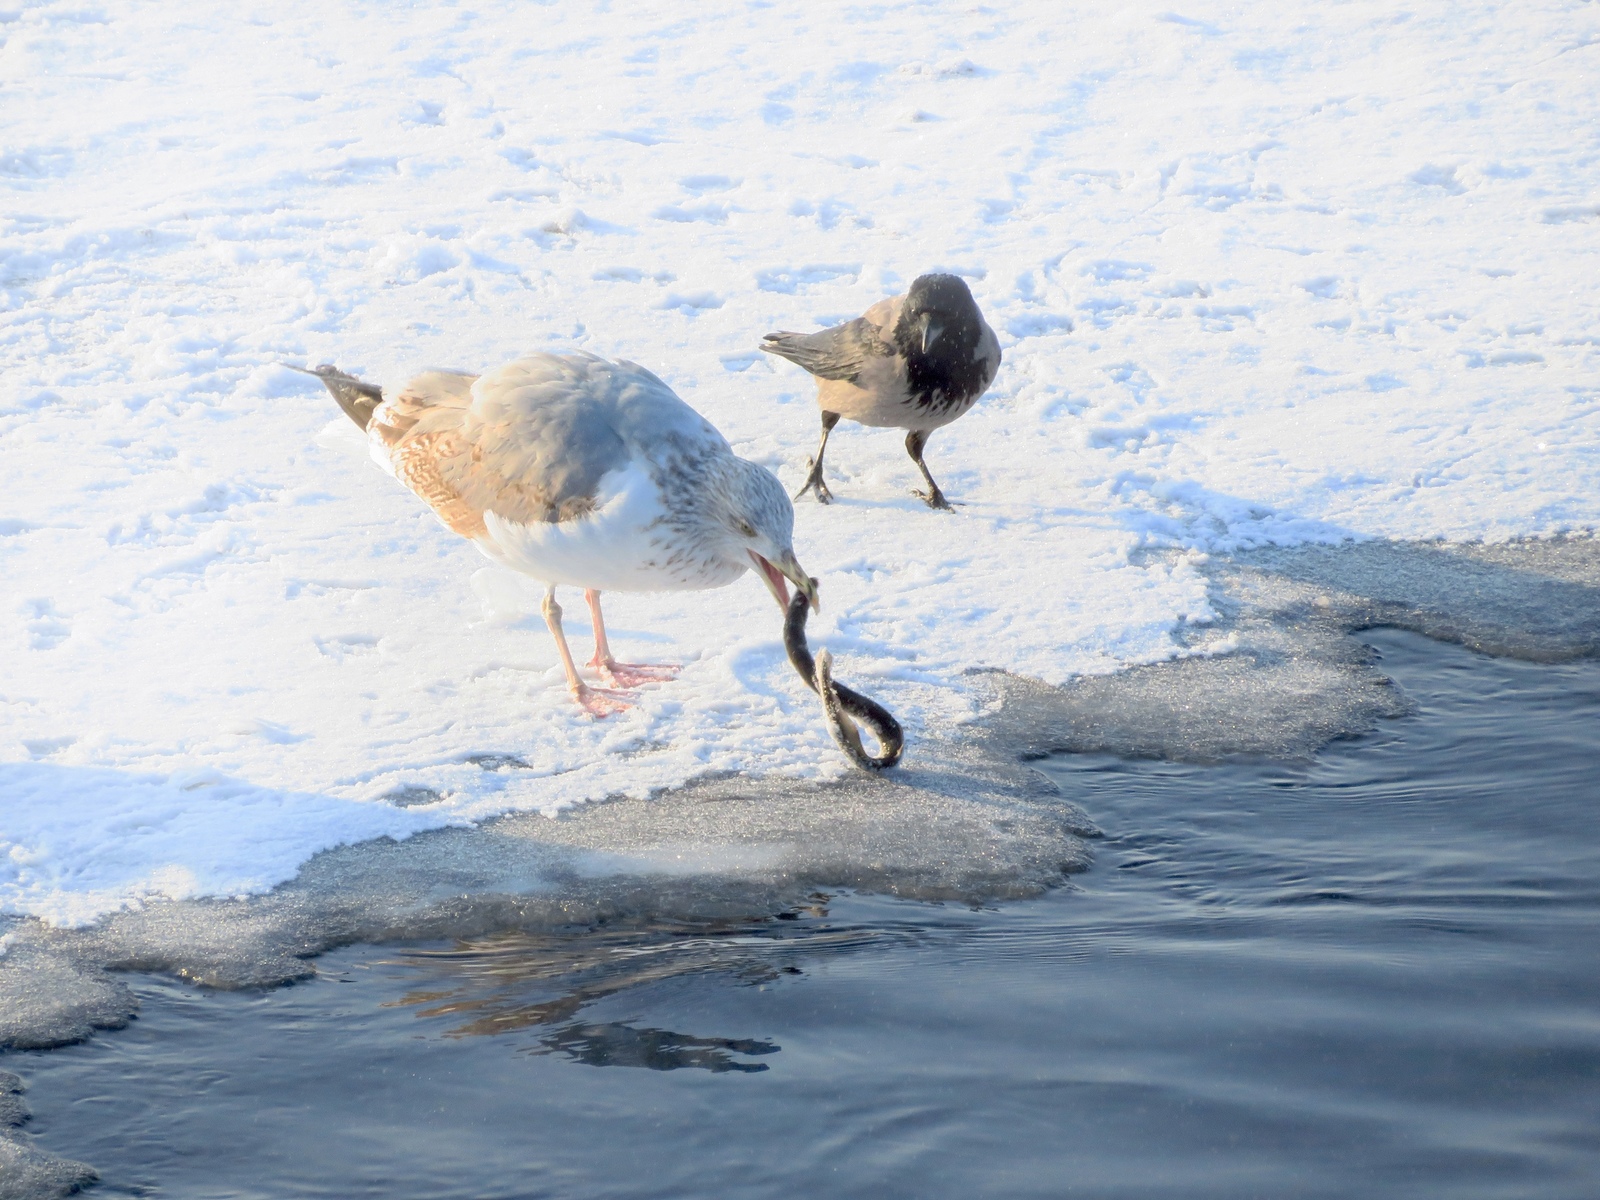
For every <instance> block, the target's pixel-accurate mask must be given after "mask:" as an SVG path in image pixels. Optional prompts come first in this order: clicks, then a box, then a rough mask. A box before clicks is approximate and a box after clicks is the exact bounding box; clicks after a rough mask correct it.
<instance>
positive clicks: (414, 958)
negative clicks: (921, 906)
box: [385, 894, 894, 1072]
mask: <svg viewBox="0 0 1600 1200" xmlns="http://www.w3.org/2000/svg"><path fill="white" fill-rule="evenodd" d="M827 900H828V897H827V896H824V895H821V894H818V895H816V896H815V897H813V902H812V903H811V904H810V905H808V906H807V907H805V908H801V909H795V910H791V911H788V912H784V913H781V914H779V916H778V918H777V919H767V918H762V919H754V920H737V921H725V922H717V923H686V922H671V921H661V920H638V921H627V922H610V923H607V924H605V925H602V926H599V927H589V928H583V929H573V930H565V931H557V932H552V931H540V930H523V929H513V930H503V931H500V932H497V933H492V934H486V935H482V936H479V937H472V938H462V939H460V940H458V941H457V942H455V944H454V945H452V946H450V947H449V948H448V949H417V950H410V951H406V952H405V953H403V954H401V955H399V956H398V957H396V958H392V959H389V960H387V962H386V964H385V965H388V966H399V967H403V968H405V969H406V970H408V971H421V972H424V973H426V974H428V975H429V976H432V977H434V980H435V981H436V982H435V983H434V985H433V986H427V985H425V986H422V987H418V988H415V989H413V990H411V991H409V992H407V993H406V994H405V995H403V996H402V997H401V998H400V999H398V1000H395V1001H391V1002H390V1004H391V1005H393V1006H404V1007H411V1008H415V1009H416V1015H417V1016H418V1017H419V1018H425V1019H432V1020H437V1019H440V1018H453V1019H456V1020H458V1021H459V1022H460V1023H459V1024H456V1025H454V1026H453V1027H452V1028H450V1029H448V1030H447V1031H446V1033H445V1035H444V1036H446V1037H473V1036H485V1035H487V1036H498V1037H504V1036H507V1035H514V1034H518V1033H522V1032H525V1031H530V1030H535V1029H547V1030H548V1032H545V1033H544V1034H543V1035H542V1036H541V1037H540V1038H539V1040H538V1041H537V1042H536V1043H535V1044H533V1045H530V1046H524V1047H519V1049H521V1050H522V1051H523V1052H525V1053H531V1054H560V1055H563V1056H565V1057H567V1058H569V1059H571V1060H573V1061H575V1062H581V1063H587V1064H588V1065H590V1066H597V1067H645V1068H648V1069H650V1070H654V1071H671V1070H676V1069H678V1068H680V1067H697V1068H700V1069H701V1070H707V1071H714V1072H725V1071H740V1072H752V1071H764V1070H766V1069H767V1064H766V1063H752V1062H747V1061H744V1059H746V1058H753V1057H760V1056H763V1055H768V1054H775V1053H777V1052H778V1050H779V1049H780V1047H779V1046H777V1045H776V1044H775V1043H773V1042H769V1041H764V1040H760V1039H752V1038H719V1037H698V1036H694V1035H690V1034H685V1033H677V1032H674V1031H672V1030H667V1029H652V1028H637V1027H634V1026H631V1025H627V1024H623V1023H616V1022H604V1021H584V1020H579V1019H577V1018H578V1017H579V1014H580V1013H581V1012H582V1010H583V1009H585V1008H587V1007H588V1006H590V1005H592V1004H594V1003H595V1002H597V1001H600V1000H603V999H605V998H607V997H609V996H614V995H617V994H619V993H623V992H627V991H630V990H632V989H635V988H639V987H645V986H648V985H651V984H656V983H660V982H663V981H667V980H672V979H678V978H685V977H689V976H693V975H722V976H726V977H731V978H732V979H733V980H734V981H735V982H737V983H740V984H743V985H745V986H760V985H764V984H768V983H771V982H773V981H775V980H777V979H778V978H779V977H780V976H782V975H798V974H801V971H800V968H799V967H797V966H795V965H794V964H793V962H792V961H791V960H792V959H794V958H796V957H798V956H799V955H800V954H802V953H806V952H815V951H818V950H840V949H846V948H849V947H852V946H858V945H862V944H865V943H867V942H878V941H881V940H882V939H883V937H884V936H885V933H886V932H887V931H884V930H881V929H877V930H868V929H862V928H853V927H852V928H841V927H839V926H835V925H831V924H826V923H823V924H818V922H819V921H824V922H825V920H826V917H827V909H826V908H825V907H824V905H825V903H826V901H827ZM890 936H894V935H893V934H890ZM740 1056H743V1057H740Z"/></svg>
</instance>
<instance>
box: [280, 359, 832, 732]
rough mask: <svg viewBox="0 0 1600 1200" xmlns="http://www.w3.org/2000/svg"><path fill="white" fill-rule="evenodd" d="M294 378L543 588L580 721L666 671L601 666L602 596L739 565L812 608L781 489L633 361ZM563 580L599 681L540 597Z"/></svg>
mask: <svg viewBox="0 0 1600 1200" xmlns="http://www.w3.org/2000/svg"><path fill="white" fill-rule="evenodd" d="M294 369H295V370H299V371H305V370H306V369H305V368H303V367H296V368H294ZM306 373H307V374H311V375H316V376H317V377H318V378H320V379H321V380H322V382H323V384H324V385H326V387H327V389H328V391H329V392H331V393H332V394H333V398H334V400H336V401H337V402H338V404H339V407H340V408H342V409H343V410H344V411H345V413H346V414H347V415H348V416H349V417H350V419H351V420H352V421H354V422H355V423H356V424H357V425H359V426H360V427H361V428H362V429H363V430H365V431H366V434H367V445H368V447H369V449H370V450H371V452H372V457H373V458H374V459H375V460H376V461H377V463H378V465H379V466H380V467H382V468H383V469H384V470H385V471H387V472H388V473H389V474H391V475H393V476H394V477H395V478H396V479H397V480H399V481H400V482H401V483H403V484H405V485H406V487H408V488H410V489H411V490H412V491H413V492H415V493H416V494H417V495H418V496H420V497H421V498H422V500H423V502H424V503H426V504H427V505H428V507H429V508H431V509H432V510H433V512H434V515H436V516H437V517H438V518H439V520H440V521H442V522H444V524H445V525H446V526H447V527H448V528H449V529H451V530H452V531H454V532H455V533H458V534H460V535H461V536H462V537H464V538H466V539H468V540H469V541H470V542H472V544H473V545H475V546H476V547H477V548H478V549H479V550H481V551H482V552H483V553H484V554H485V555H487V556H488V557H489V558H491V559H493V560H494V561H495V562H498V563H502V564H504V565H505V566H507V567H510V568H511V569H513V570H516V571H521V572H523V573H524V574H527V575H531V576H533V577H534V578H535V579H538V580H540V581H542V582H543V583H545V585H546V587H547V590H546V592H545V597H544V603H543V606H542V610H543V613H544V619H545V623H546V624H547V625H548V626H549V627H550V633H551V636H552V637H554V638H555V643H556V649H557V651H559V653H560V655H561V665H562V667H563V669H564V670H565V671H566V675H567V687H568V688H569V689H570V690H571V692H572V695H573V698H574V699H575V700H577V702H578V704H579V705H581V706H582V707H583V709H584V710H585V711H586V712H588V713H590V714H591V715H593V716H595V717H604V716H608V715H610V714H611V713H615V712H620V711H622V710H623V709H626V708H628V707H630V705H631V702H632V699H633V697H632V695H631V694H630V693H629V692H627V691H626V690H624V689H627V688H631V687H635V686H637V685H639V684H642V683H646V682H649V681H652V680H660V679H667V678H671V677H672V675H674V674H675V673H676V668H673V667H664V666H659V665H650V664H638V663H619V662H617V661H616V659H615V658H613V657H612V655H611V648H610V645H609V644H608V642H607V641H606V629H605V622H604V620H603V619H602V617H601V615H600V593H601V592H602V591H624V592H626V591H633V592H651V591H675V590H681V589H700V588H714V587H722V586H723V585H724V584H728V583H732V582H733V581H734V580H735V579H737V578H739V576H741V575H743V574H744V573H745V571H747V570H750V569H751V568H754V569H755V571H756V573H757V574H758V575H759V576H760V577H761V579H762V581H763V582H764V583H765V584H766V585H767V588H768V590H770V591H771V592H772V595H773V597H774V598H775V599H776V600H777V601H778V604H779V607H781V608H784V609H785V610H787V608H788V604H789V591H788V588H787V586H786V584H785V580H788V581H790V582H792V583H793V584H794V585H795V587H796V588H797V589H798V590H799V591H800V592H801V593H803V594H804V595H805V596H806V597H807V599H808V600H809V602H810V604H811V607H812V608H813V609H816V608H817V607H818V599H817V582H816V580H814V579H812V578H811V577H810V576H809V575H807V574H806V572H805V571H804V570H803V569H802V568H801V566H800V564H799V563H798V562H796V561H795V556H794V545H793V533H794V507H793V506H792V505H791V504H790V502H789V497H788V496H787V495H786V494H785V493H784V490H783V485H782V484H780V483H779V482H778V480H777V478H776V477H775V476H773V474H772V473H771V472H770V471H768V470H766V469H765V468H764V467H759V466H757V465H756V464H755V463H752V462H748V461H746V460H745V459H742V458H740V457H738V456H737V455H736V454H734V453H733V450H732V449H731V448H730V447H729V445H728V443H727V441H726V439H724V438H723V436H722V435H721V434H720V433H718V432H717V431H716V429H715V428H714V427H713V426H712V425H711V423H710V422H709V421H707V420H706V419H705V418H704V417H702V416H701V415H700V414H699V413H697V412H695V410H694V409H692V408H690V407H689V406H688V405H687V404H685V403H684V402H683V401H682V400H680V399H679V398H678V397H677V395H675V394H674V393H673V391H672V389H671V388H669V387H668V386H667V385H666V384H664V383H662V382H661V380H659V379H657V378H656V377H655V376H654V375H652V374H651V373H650V372H649V371H647V370H645V369H644V368H643V367H641V366H639V365H638V364H636V363H631V362H621V361H619V362H612V361H610V360H608V359H604V358H601V357H599V356H598V355H594V354H586V353H577V354H531V355H528V356H527V357H525V358H519V359H517V360H516V361H515V362H510V363H507V364H506V365H505V366H503V367H499V368H497V369H496V370H493V371H490V372H488V373H487V374H484V375H471V374H467V373H464V372H459V371H428V372H425V373H423V374H421V375H418V376H417V377H416V378H414V379H412V380H411V382H409V383H407V384H406V385H405V387H403V388H401V389H400V391H399V392H398V393H396V394H395V395H393V396H391V397H388V398H385V396H384V394H383V390H382V389H381V388H379V387H378V386H377V385H376V384H372V383H367V382H365V381H363V380H361V379H358V378H356V377H355V376H353V375H347V374H346V373H345V372H343V371H341V370H339V369H338V368H337V367H334V366H331V365H328V364H324V365H322V366H319V367H317V368H316V369H315V370H311V371H306ZM563 584H564V585H568V586H572V587H581V588H583V589H584V593H583V594H584V599H585V601H587V603H588V606H589V615H590V618H591V619H592V621H593V623H594V643H595V651H594V657H593V658H592V659H590V660H589V663H588V665H589V666H590V667H593V668H595V670H596V672H597V674H598V675H599V677H600V679H601V680H602V682H604V683H605V685H606V686H605V687H598V688H597V687H592V686H590V685H589V684H587V683H585V682H584V681H583V679H582V678H580V677H579V675H578V669H577V667H576V666H575V665H574V664H573V660H572V651H571V650H570V649H569V648H568V646H567V639H566V636H565V635H564V634H563V633H562V630H561V606H560V605H559V604H557V603H556V587H557V585H563Z"/></svg>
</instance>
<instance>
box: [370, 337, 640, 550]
mask: <svg viewBox="0 0 1600 1200" xmlns="http://www.w3.org/2000/svg"><path fill="white" fill-rule="evenodd" d="M584 384H585V381H584V380H583V379H582V378H581V375H580V374H577V373H574V372H573V371H572V370H571V369H570V366H569V364H567V363H565V362H563V360H561V359H560V358H557V357H556V356H554V355H538V356H534V357H532V358H528V359H520V360H518V361H517V362H514V363H510V364H508V365H507V366H505V367H502V368H500V369H499V370H497V371H493V372H491V373H490V374H488V375H485V376H483V377H481V378H474V377H473V376H470V375H454V374H450V373H447V372H431V373H430V374H428V375H424V376H419V377H418V378H417V379H414V380H412V381H411V383H409V384H407V385H406V388H405V390H404V391H403V392H402V393H401V394H400V395H399V396H397V397H396V398H395V399H394V400H393V401H391V402H390V403H389V404H387V405H385V406H384V408H383V409H382V410H380V412H379V413H378V415H377V416H376V417H375V418H374V421H373V425H374V427H375V429H376V436H377V437H378V438H380V439H381V440H382V442H383V444H384V445H386V446H387V448H388V453H389V461H390V462H391V463H392V464H393V466H394V471H395V475H396V476H397V477H398V478H399V479H400V481H401V482H402V483H404V484H405V485H406V486H407V487H409V488H410V489H411V490H412V491H414V492H416V493H417V495H419V496H421V497H422V499H423V500H425V501H427V503H428V505H429V506H430V507H431V508H432V509H433V510H434V512H435V513H437V514H438V516H439V518H440V520H442V521H443V522H444V523H445V524H446V525H448V526H449V527H450V528H451V529H453V530H455V531H456V532H457V533H459V534H461V535H462V536H464V537H469V538H475V537H481V536H483V535H484V533H485V532H486V527H485V524H484V519H483V518H484V514H485V513H491V512H492V513H494V514H495V515H496V516H498V517H500V518H502V519H504V520H506V521H512V522H515V523H517V524H522V525H527V524H532V523H534V522H540V521H543V522H559V521H568V520H572V519H574V518H577V517H581V516H583V515H585V514H587V513H589V512H592V511H593V509H594V506H595V497H596V495H597V494H598V492H599V489H600V479H601V477H602V476H603V475H605V474H606V472H608V471H611V470H614V469H616V468H619V467H622V466H624V465H626V463H627V460H628V452H627V448H626V446H625V445H624V444H623V441H622V438H621V437H620V436H619V435H618V434H617V432H616V430H615V429H614V428H612V424H611V422H610V420H609V419H608V417H607V413H606V411H605V408H604V406H600V405H596V404H594V403H593V397H592V396H590V395H589V394H588V389H587V388H586V387H585V386H584Z"/></svg>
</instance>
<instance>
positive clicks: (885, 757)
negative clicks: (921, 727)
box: [783, 592, 906, 771]
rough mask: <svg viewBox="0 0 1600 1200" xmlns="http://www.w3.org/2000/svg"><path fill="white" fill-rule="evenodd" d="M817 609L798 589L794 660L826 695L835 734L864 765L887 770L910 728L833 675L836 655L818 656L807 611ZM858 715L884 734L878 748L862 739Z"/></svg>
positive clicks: (790, 625) (792, 621) (791, 624)
mask: <svg viewBox="0 0 1600 1200" xmlns="http://www.w3.org/2000/svg"><path fill="white" fill-rule="evenodd" d="M810 611H811V605H810V602H809V601H808V600H807V598H806V595H805V593H804V592H796V593H795V594H794V598H793V599H791V600H790V601H789V608H788V611H787V612H786V613H785V616H784V622H783V648H784V649H785V650H787V651H788V652H789V661H790V662H791V663H793V664H794V669H795V670H796V671H798V672H799V673H800V678H801V679H804V680H805V681H806V686H807V687H809V688H810V689H811V690H812V691H814V692H816V693H817V695H818V696H820V697H822V712H823V715H825V716H826V717H827V718H828V729H829V730H830V731H831V732H832V733H833V740H834V741H836V742H838V743H839V747H840V748H841V749H842V750H843V751H844V752H845V753H846V754H848V755H849V756H850V757H851V759H852V760H853V761H854V762H855V764H856V765H857V766H858V767H864V768H866V769H867V770H871V771H881V770H884V769H885V768H887V767H892V766H894V765H895V763H897V762H899V761H900V752H901V751H902V750H904V749H905V742H906V739H905V733H904V732H903V731H902V730H901V728H900V722H899V721H896V720H895V719H894V714H893V713H891V712H890V711H889V710H888V709H886V708H884V707H883V705H881V704H879V703H878V702H877V701H876V700H873V699H870V698H869V697H867V696H863V695H862V694H861V693H860V692H858V691H855V690H854V689H852V688H847V687H845V685H844V684H842V683H837V682H835V680H834V679H833V673H832V669H833V656H832V655H831V654H829V653H828V652H827V651H826V650H824V651H822V652H821V653H820V654H819V655H817V657H816V658H815V659H813V658H812V657H811V648H810V647H809V646H807V645H806V617H807V615H808V614H809V613H810ZM851 717H854V718H855V719H856V721H860V722H861V723H862V724H863V725H865V726H866V727H867V728H868V729H870V730H871V731H872V736H873V737H875V738H877V739H878V753H877V754H868V753H867V751H866V749H865V747H863V746H862V745H861V732H860V730H858V729H857V728H856V724H855V721H852V720H851V719H850V718H851Z"/></svg>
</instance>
